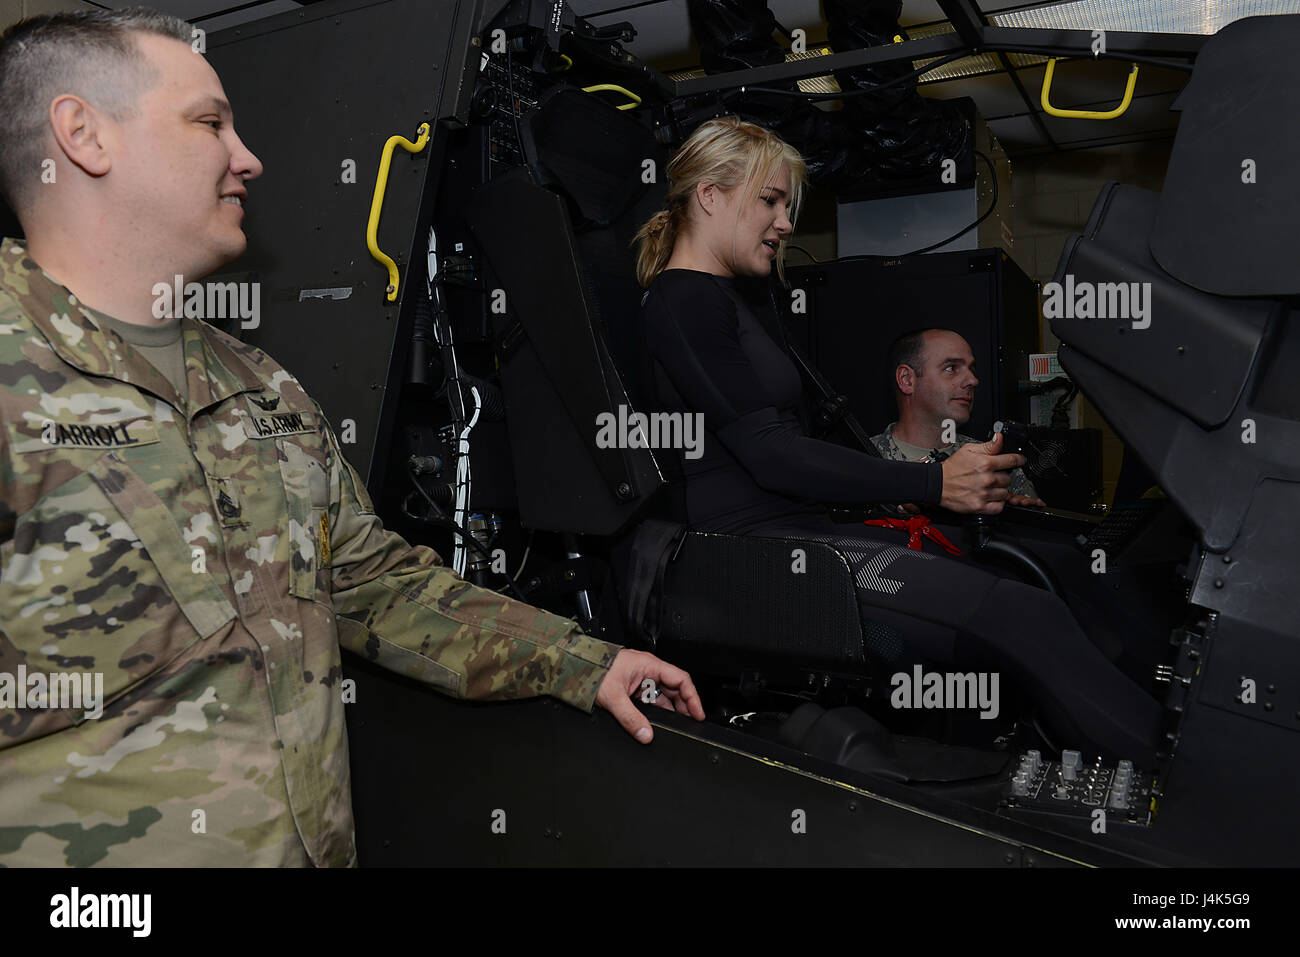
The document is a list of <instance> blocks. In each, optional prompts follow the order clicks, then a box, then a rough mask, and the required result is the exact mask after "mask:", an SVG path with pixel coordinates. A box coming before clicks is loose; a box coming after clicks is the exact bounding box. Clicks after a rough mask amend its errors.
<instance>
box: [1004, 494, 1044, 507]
mask: <svg viewBox="0 0 1300 957" xmlns="http://www.w3.org/2000/svg"><path fill="white" fill-rule="evenodd" d="M1007 504H1008V505H1046V504H1047V503H1046V502H1044V501H1043V500H1042V499H1041V498H1030V497H1029V496H1028V495H1012V496H1011V497H1010V498H1009V499H1007Z"/></svg>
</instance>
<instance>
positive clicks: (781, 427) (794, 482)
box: [644, 280, 943, 503]
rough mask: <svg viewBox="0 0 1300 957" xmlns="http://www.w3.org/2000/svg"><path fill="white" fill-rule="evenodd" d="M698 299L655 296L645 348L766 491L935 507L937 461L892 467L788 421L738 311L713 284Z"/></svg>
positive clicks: (695, 293) (701, 286)
mask: <svg viewBox="0 0 1300 957" xmlns="http://www.w3.org/2000/svg"><path fill="white" fill-rule="evenodd" d="M691 292H692V296H691V298H690V299H689V300H686V299H685V298H684V297H678V296H676V295H669V294H666V293H665V292H664V291H663V290H662V289H659V288H656V289H654V290H652V292H651V294H650V297H649V298H648V299H647V300H646V310H645V319H644V321H645V334H646V345H647V347H648V348H649V350H650V352H651V354H652V355H653V357H654V359H655V360H656V361H657V362H658V363H659V365H660V366H661V367H662V368H663V370H664V373H665V374H666V375H667V376H668V378H669V380H670V381H671V382H672V384H673V387H674V388H675V389H676V390H677V392H678V394H679V395H680V396H681V397H682V399H683V400H684V401H685V403H686V405H687V407H688V408H689V409H691V410H692V411H698V412H702V413H703V414H704V425H705V428H706V429H707V430H709V431H710V432H711V433H712V434H714V435H716V436H717V438H718V440H719V441H720V442H721V443H722V444H723V445H724V446H725V447H726V449H727V451H728V452H730V453H731V454H732V455H733V456H734V457H735V459H736V461H738V462H739V463H740V464H741V466H743V467H744V469H745V470H746V471H747V472H749V474H750V475H751V476H752V477H753V479H754V481H755V482H756V483H757V484H758V485H759V486H760V487H762V488H764V489H766V490H767V491H769V492H774V493H777V494H780V495H787V496H790V497H792V498H807V499H815V500H819V501H824V502H845V503H849V502H853V503H871V502H927V503H937V502H938V501H939V498H940V495H941V492H942V488H943V469H942V466H941V465H938V464H929V463H928V464H920V463H910V462H907V463H905V462H889V461H884V460H882V459H878V458H876V457H875V456H873V455H868V454H867V453H865V452H859V451H856V450H854V449H849V448H845V447H844V446H841V445H836V444H835V443H833V442H823V441H821V440H819V439H814V438H812V437H810V436H808V435H806V434H805V433H804V432H803V431H802V430H800V429H798V428H797V427H795V426H794V425H792V424H790V423H788V422H787V421H786V420H784V419H783V418H782V417H781V415H780V414H779V413H778V411H777V409H776V408H775V407H774V406H773V405H772V403H771V399H770V398H769V397H768V394H767V392H766V390H765V389H764V388H763V384H762V383H761V382H760V381H759V379H758V376H757V374H756V373H755V371H754V369H753V367H752V365H751V364H750V362H749V359H748V357H747V356H746V354H745V351H744V349H743V347H742V346H741V344H740V333H739V322H738V319H737V316H736V306H735V304H734V303H733V302H732V301H731V299H730V298H729V297H728V296H727V295H726V294H725V293H723V292H722V291H721V290H719V289H718V288H717V286H716V285H715V284H713V283H711V282H709V281H708V280H706V281H705V282H702V283H698V284H695V283H692V289H691Z"/></svg>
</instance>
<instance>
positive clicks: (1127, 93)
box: [1042, 57, 1138, 120]
mask: <svg viewBox="0 0 1300 957" xmlns="http://www.w3.org/2000/svg"><path fill="white" fill-rule="evenodd" d="M1057 59H1058V58H1057V57H1052V58H1051V59H1049V60H1048V61H1047V72H1046V73H1045V74H1044V75H1043V96H1042V104H1043V112H1045V113H1048V114H1050V115H1052V116H1063V117H1065V118H1066V119H1073V120H1113V119H1115V117H1117V116H1123V115H1124V111H1125V110H1127V109H1128V105H1129V104H1130V103H1132V102H1133V87H1135V86H1137V78H1138V65H1137V64H1136V63H1134V64H1133V69H1132V70H1130V71H1129V74H1128V87H1127V88H1126V89H1125V90H1124V99H1123V100H1122V101H1121V102H1120V104H1119V106H1117V107H1115V109H1113V110H1106V111H1104V112H1103V111H1101V110H1062V109H1059V108H1057V107H1055V106H1052V104H1051V103H1049V102H1048V100H1047V96H1048V94H1049V93H1050V92H1051V89H1052V73H1053V72H1054V71H1055V67H1056V61H1057Z"/></svg>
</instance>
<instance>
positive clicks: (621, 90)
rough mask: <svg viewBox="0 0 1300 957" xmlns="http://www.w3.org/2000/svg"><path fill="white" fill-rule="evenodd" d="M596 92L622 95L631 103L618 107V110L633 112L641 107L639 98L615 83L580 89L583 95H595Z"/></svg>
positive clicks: (598, 84)
mask: <svg viewBox="0 0 1300 957" xmlns="http://www.w3.org/2000/svg"><path fill="white" fill-rule="evenodd" d="M597 90H613V91H614V92H615V93H622V94H623V95H624V96H626V97H627V98H628V99H629V100H631V101H632V102H631V103H624V104H623V105H622V106H620V107H619V109H620V110H635V109H636V108H637V107H638V106H640V105H641V97H639V96H637V95H636V94H635V93H633V92H632V91H631V90H629V89H627V88H626V87H622V86H619V85H618V84H617V83H597V84H596V85H595V86H584V87H583V88H582V92H583V93H595V92H596V91H597Z"/></svg>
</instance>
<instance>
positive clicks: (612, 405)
mask: <svg viewBox="0 0 1300 957" xmlns="http://www.w3.org/2000/svg"><path fill="white" fill-rule="evenodd" d="M606 109H607V108H606ZM610 112H613V111H610ZM655 200H657V197H655V198H653V199H652V200H651V201H650V202H649V203H647V204H639V207H644V206H645V205H649V206H650V207H651V211H652V210H653V208H657V203H656V202H655ZM473 210H474V212H473V213H472V215H471V216H470V222H469V225H470V229H471V231H472V232H473V233H474V236H475V238H476V240H477V241H478V242H479V243H480V244H481V246H482V248H483V250H484V252H485V253H486V256H487V259H488V262H489V265H490V267H491V269H492V271H493V273H494V274H495V277H496V280H497V282H498V284H499V285H500V287H501V288H502V289H504V290H505V293H506V300H507V302H508V303H509V313H508V315H507V316H506V317H505V322H504V323H503V329H502V330H501V342H502V347H501V349H500V361H501V382H502V391H503V394H504V398H505V402H506V411H507V418H508V422H509V427H510V441H511V448H512V453H513V456H514V461H515V463H516V472H517V474H516V477H515V482H516V488H517V492H518V500H519V509H520V517H521V520H522V522H523V524H524V525H525V526H527V527H529V528H535V529H542V530H548V531H557V532H561V533H565V534H568V535H572V536H575V537H576V536H590V537H592V538H593V539H594V540H595V541H594V542H591V543H589V545H588V547H591V546H593V545H594V547H595V548H596V549H597V550H600V551H605V552H607V553H608V554H610V555H611V556H612V557H613V559H614V562H613V563H614V570H615V579H616V581H618V582H619V583H620V585H621V588H620V593H621V596H622V601H621V602H620V606H621V607H622V608H623V610H624V611H627V610H629V607H630V605H629V603H630V602H631V601H634V600H635V601H638V602H639V604H638V607H637V613H636V614H635V615H634V616H633V617H634V619H635V620H634V621H632V622H630V623H629V624H631V626H632V629H633V633H634V634H637V635H639V636H640V638H641V639H642V642H643V643H646V644H651V645H654V644H655V643H656V642H657V641H658V639H659V638H660V637H661V636H662V637H663V638H664V639H666V640H668V641H671V642H674V643H678V644H682V645H690V646H691V647H699V648H701V649H712V650H713V651H715V652H717V653H718V654H719V656H720V661H734V662H737V663H744V664H749V663H751V661H752V660H770V659H774V658H775V659H782V658H783V659H792V660H798V661H799V662H803V663H806V664H807V665H809V666H812V667H820V668H824V669H832V670H837V671H849V672H854V673H860V672H862V671H863V669H864V668H865V667H866V663H867V658H868V648H867V645H866V642H865V639H864V635H863V629H862V626H861V624H860V620H859V613H858V608H857V601H856V597H855V594H856V593H855V590H854V585H853V581H852V578H851V575H850V571H849V563H848V561H847V559H846V558H845V556H844V555H842V554H840V553H839V552H837V551H836V550H835V549H834V548H832V547H831V546H829V545H826V544H824V543H821V542H815V541H807V542H797V541H790V540H780V541H777V540H771V539H759V538H747V537H742V536H733V535H718V534H704V533H699V532H693V531H687V530H685V529H680V540H679V541H677V542H676V543H675V545H674V546H673V547H672V548H671V549H670V550H667V551H661V552H660V553H659V555H658V556H657V557H656V558H652V559H648V560H650V561H654V562H656V563H663V564H664V566H665V567H664V568H663V569H662V575H656V574H655V570H651V571H650V575H651V578H650V579H649V580H648V581H649V582H650V583H651V584H654V585H656V586H657V587H654V588H650V589H642V590H641V593H640V597H639V598H633V597H630V596H629V594H628V586H629V584H631V583H630V582H629V577H628V576H629V573H630V572H631V571H632V570H633V569H632V562H631V561H630V560H628V556H629V555H630V556H631V557H632V558H633V559H635V557H636V555H637V554H638V553H643V552H644V548H645V542H646V538H642V539H641V542H640V543H639V544H638V543H637V541H636V539H637V534H638V533H639V532H640V533H642V534H643V535H650V536H651V537H653V534H654V530H655V529H656V528H658V529H659V531H660V533H661V534H662V531H663V529H664V528H665V527H670V526H666V525H665V524H664V523H662V522H658V523H656V522H654V521H650V522H644V521H643V522H642V525H641V526H638V525H637V524H636V523H637V522H638V520H645V519H647V518H652V517H653V515H654V512H653V509H654V507H655V506H656V505H660V506H661V505H662V502H660V501H659V499H660V497H661V496H660V492H661V489H663V488H664V486H665V484H666V483H665V479H664V473H663V470H662V469H661V468H660V461H659V460H658V459H657V458H656V450H652V449H647V448H601V447H600V446H599V444H598V432H599V428H598V423H599V421H600V418H599V417H601V416H602V415H613V416H614V417H615V419H617V418H618V416H619V412H620V406H622V407H623V408H624V410H625V414H630V413H631V412H632V411H633V410H634V409H635V403H634V402H633V400H632V399H631V398H630V395H629V389H628V387H627V386H625V384H624V375H623V374H622V371H621V369H620V368H619V366H618V365H616V364H615V362H614V361H613V358H612V355H611V350H610V348H609V346H608V344H607V336H606V330H605V327H604V324H603V323H602V321H601V316H602V312H603V311H604V310H603V309H602V307H603V306H604V305H605V302H608V301H610V300H611V298H612V297H613V294H612V293H610V294H607V295H606V296H605V297H603V299H604V301H603V302H601V303H600V304H598V302H597V299H596V296H595V295H594V293H593V286H592V284H590V283H589V282H588V280H587V269H586V268H585V267H584V265H583V261H584V260H586V261H592V260H593V259H596V260H599V259H600V258H602V254H601V253H599V252H598V253H593V254H591V255H584V251H583V250H582V249H580V246H579V239H578V237H577V236H576V235H575V232H574V229H573V225H572V218H571V215H570V211H569V208H568V207H567V206H566V202H565V200H564V198H562V197H561V196H560V195H558V194H557V193H555V192H552V191H550V190H548V189H545V188H543V187H541V186H538V185H537V184H536V183H534V182H533V180H532V177H530V176H529V175H528V173H527V172H526V171H525V170H524V169H516V170H512V171H510V172H509V173H507V174H504V175H501V176H499V177H497V178H496V179H494V180H493V181H491V182H490V183H488V184H486V185H484V186H483V187H481V188H480V190H479V193H478V195H476V197H475V201H474V204H473ZM641 214H642V208H638V207H634V208H633V209H632V210H630V211H629V213H628V214H627V215H626V216H625V217H624V219H625V220H626V221H627V222H626V224H625V226H624V228H623V229H619V228H617V227H618V224H615V228H610V229H604V230H601V229H597V230H591V231H589V232H588V233H587V234H586V235H585V237H584V238H585V239H587V240H588V241H590V240H591V239H592V238H593V236H596V235H598V234H602V233H603V234H604V239H605V241H606V245H605V248H604V254H605V255H604V258H605V259H606V261H608V260H609V259H610V258H615V257H618V256H619V255H620V253H621V259H622V260H623V271H622V272H621V275H619V276H618V281H619V282H620V283H621V284H622V285H623V286H624V287H627V291H626V293H625V295H624V297H623V301H622V303H621V306H622V307H623V308H625V309H626V308H628V307H629V306H628V304H629V303H630V304H631V305H630V308H633V309H635V308H637V306H638V304H639V298H640V290H638V289H637V288H636V285H635V282H634V281H633V280H632V279H631V277H632V275H633V270H632V261H631V255H630V253H629V252H628V251H627V246H626V239H625V238H624V235H627V236H630V234H631V232H630V231H634V230H635V225H632V223H633V222H635V221H636V220H637V217H638V216H640V215H641ZM644 216H645V217H646V218H648V216H649V212H645V214H644ZM619 247H621V250H620V249H619ZM602 278H603V281H604V282H605V283H606V284H607V285H609V284H610V280H611V278H612V277H611V274H610V273H609V272H605V274H604V276H603V277H602ZM796 548H798V549H802V550H803V553H804V555H803V558H802V559H800V560H801V561H806V573H805V574H800V575H792V574H791V573H790V569H791V563H792V561H793V560H794V559H793V558H792V551H793V550H794V549H796ZM573 551H574V552H575V554H576V553H577V551H578V550H577V549H574V550H573ZM668 558H673V559H674V560H673V561H668V560H667V559H668ZM593 607H594V606H593ZM605 607H607V608H608V607H609V606H608V605H606V606H605ZM647 615H651V616H653V617H647ZM584 624H585V625H587V626H588V627H595V628H597V629H602V630H604V631H605V632H606V633H607V634H610V635H611V637H613V636H616V635H618V634H619V631H620V630H621V629H619V627H618V624H617V623H614V622H610V621H608V620H606V621H603V622H601V621H591V622H584Z"/></svg>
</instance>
